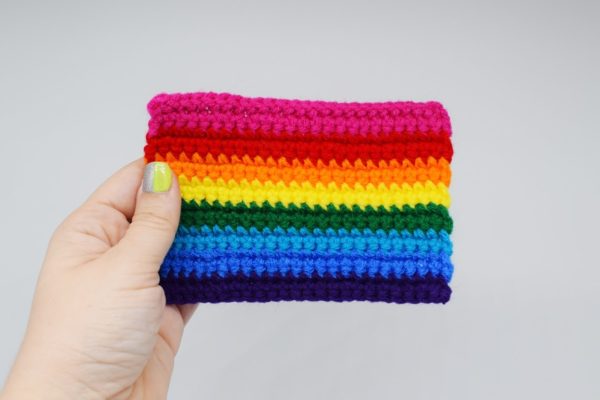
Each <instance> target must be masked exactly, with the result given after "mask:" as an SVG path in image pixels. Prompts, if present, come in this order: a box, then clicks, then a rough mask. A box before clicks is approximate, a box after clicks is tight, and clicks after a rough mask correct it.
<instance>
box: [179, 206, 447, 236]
mask: <svg viewBox="0 0 600 400" xmlns="http://www.w3.org/2000/svg"><path fill="white" fill-rule="evenodd" d="M180 223H181V225H183V226H188V227H190V226H202V225H208V226H219V227H221V228H225V227H227V226H231V227H234V228H235V227H238V226H242V227H244V228H251V227H256V228H257V229H264V228H270V229H274V228H276V227H282V228H290V227H294V228H303V227H305V228H308V229H311V230H312V229H327V228H332V229H347V230H350V229H353V228H357V229H370V230H371V231H377V230H380V229H381V230H384V231H389V230H397V231H402V230H407V231H409V232H413V231H415V230H422V231H428V230H430V229H431V230H434V231H442V230H443V231H446V232H447V233H451V232H452V225H453V223H452V218H451V217H450V215H449V214H448V210H447V209H446V207H444V206H442V205H438V204H433V203H429V204H427V205H423V204H417V205H416V206H415V207H410V206H408V205H405V206H404V207H401V208H398V207H396V206H392V207H390V208H389V210H387V209H385V208H383V207H379V208H373V207H371V206H367V207H365V209H361V208H359V207H358V206H355V207H352V208H348V207H346V206H345V205H341V206H340V207H339V208H335V207H334V206H332V205H330V206H328V207H321V206H319V205H317V206H315V207H314V208H310V207H309V206H308V205H306V204H303V205H301V206H296V205H295V204H291V205H289V206H287V207H286V206H285V205H283V204H282V203H280V202H279V203H275V204H274V205H271V204H270V203H268V202H265V203H263V204H261V205H258V204H256V203H249V204H247V203H244V202H241V203H238V204H237V205H233V204H231V203H227V204H221V203H220V202H218V201H216V202H214V203H212V204H209V203H208V202H207V201H206V200H202V201H201V202H196V201H191V202H186V201H185V200H182V204H181V219H180Z"/></svg>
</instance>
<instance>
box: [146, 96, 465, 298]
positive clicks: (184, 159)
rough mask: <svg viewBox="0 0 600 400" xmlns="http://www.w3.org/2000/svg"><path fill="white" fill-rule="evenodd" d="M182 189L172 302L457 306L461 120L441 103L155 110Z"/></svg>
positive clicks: (224, 100) (245, 104)
mask: <svg viewBox="0 0 600 400" xmlns="http://www.w3.org/2000/svg"><path fill="white" fill-rule="evenodd" d="M148 111H149V113H150V121H149V124H148V126H149V130H148V133H147V135H146V141H147V143H146V146H145V148H144V153H145V160H146V162H152V161H164V162H167V163H168V164H169V166H170V167H171V169H172V170H173V172H174V174H175V175H176V176H177V178H178V180H179V186H180V190H181V197H182V209H181V219H180V224H179V228H178V231H177V234H176V236H175V240H174V242H173V245H172V246H171V249H170V250H169V252H168V254H167V256H166V257H165V259H164V262H163V264H162V266H161V269H160V283H161V285H162V287H163V289H164V290H165V294H166V297H167V303H170V304H184V303H197V302H205V303H218V302H240V301H248V302H269V301H290V300H310V301H353V300H361V301H381V302H391V303H446V302H447V301H448V300H449V299H450V295H451V289H450V287H449V282H450V280H451V278H452V274H453V269H454V267H453V265H452V262H451V255H452V242H451V240H450V234H451V232H452V219H451V217H450V215H449V213H448V207H449V205H450V194H449V191H448V188H449V185H450V180H451V175H452V173H451V169H450V163H451V161H452V155H453V148H452V143H451V135H452V130H451V125H450V118H449V116H448V113H447V112H446V110H445V109H444V107H443V106H442V105H441V104H440V103H437V102H410V101H404V102H381V103H357V102H347V103H341V102H331V101H306V100H282V99H271V98H249V97H242V96H238V95H232V94H227V93H189V94H160V95H157V96H155V97H154V98H153V99H152V100H151V101H150V103H149V104H148Z"/></svg>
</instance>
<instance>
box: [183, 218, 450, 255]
mask: <svg viewBox="0 0 600 400" xmlns="http://www.w3.org/2000/svg"><path fill="white" fill-rule="evenodd" d="M173 248H174V249H176V250H197V251H206V250H223V251H225V250H229V251H238V250H257V251H259V250H260V251H322V252H340V253H350V252H365V251H367V252H369V251H371V252H378V253H386V254H397V255H402V254H410V255H429V254H440V255H442V254H443V255H448V256H450V255H451V254H452V242H451V241H450V238H449V235H448V233H447V232H445V231H440V232H436V231H434V230H433V229H430V230H429V231H427V232H424V231H422V230H415V231H413V232H409V231H408V230H403V231H400V232H398V231H396V230H391V231H384V230H377V231H375V232H373V231H371V230H369V229H366V230H358V229H352V230H350V231H348V230H345V229H339V230H334V229H326V230H321V229H314V230H308V229H306V228H301V229H296V228H288V229H283V228H281V227H277V228H275V229H269V228H264V229H262V230H258V229H256V228H250V229H246V228H244V227H241V226H240V227H236V228H232V227H229V226H228V227H226V228H224V229H223V228H220V227H218V226H214V227H208V226H206V225H204V226H202V227H199V228H196V227H185V226H182V227H180V228H179V230H178V232H177V236H176V237H175V241H174V243H173Z"/></svg>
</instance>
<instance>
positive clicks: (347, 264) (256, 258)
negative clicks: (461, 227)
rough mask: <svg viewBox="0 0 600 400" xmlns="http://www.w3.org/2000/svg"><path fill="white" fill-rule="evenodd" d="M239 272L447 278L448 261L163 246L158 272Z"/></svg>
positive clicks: (442, 256) (372, 254)
mask: <svg viewBox="0 0 600 400" xmlns="http://www.w3.org/2000/svg"><path fill="white" fill-rule="evenodd" d="M240 272H241V273H243V274H244V275H246V276H251V275H254V274H256V275H268V276H277V275H289V274H292V275H293V276H302V275H305V276H312V275H313V274H315V273H316V274H318V275H319V276H324V275H326V274H329V275H331V276H339V277H349V276H370V277H376V276H382V277H384V278H394V277H397V278H400V277H406V276H409V277H412V276H415V275H418V276H421V277H424V276H425V275H427V274H431V275H432V276H442V277H444V279H446V281H450V279H451V277H452V272H453V266H452V262H451V261H450V257H449V256H448V255H446V254H426V255H420V254H419V255H414V254H401V255H398V254H385V253H381V252H370V251H360V252H330V251H327V252H323V251H257V250H238V251H230V250H201V251H199V250H197V249H186V250H183V249H177V248H175V247H173V248H171V249H170V250H169V253H168V254H167V256H166V258H165V260H164V262H163V265H162V268H161V270H160V274H161V276H163V277H165V276H167V275H168V274H169V273H175V274H176V275H180V274H182V273H183V274H184V275H185V276H188V275H190V274H191V273H194V274H195V275H196V276H198V277H203V276H212V275H214V274H217V275H219V276H222V277H225V276H228V275H235V274H238V273H240Z"/></svg>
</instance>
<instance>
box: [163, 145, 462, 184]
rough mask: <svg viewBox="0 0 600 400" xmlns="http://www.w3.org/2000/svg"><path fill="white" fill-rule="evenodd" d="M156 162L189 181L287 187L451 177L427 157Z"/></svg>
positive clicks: (172, 158)
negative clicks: (276, 184) (231, 181)
mask: <svg viewBox="0 0 600 400" xmlns="http://www.w3.org/2000/svg"><path fill="white" fill-rule="evenodd" d="M156 160H157V161H167V162H168V163H169V166H170V167H171V169H172V170H173V172H174V173H175V174H177V175H185V176H186V177H188V178H189V179H191V178H192V177H194V176H195V177H197V178H199V179H202V178H204V177H209V178H212V179H218V178H222V179H224V180H225V181H228V180H230V179H233V180H235V181H237V182H239V181H241V180H243V179H246V180H248V181H253V180H255V179H257V180H258V181H259V182H267V181H271V182H280V181H283V182H284V183H286V184H289V183H290V182H292V181H295V182H298V183H299V182H310V183H312V184H316V183H317V182H321V183H323V184H328V183H330V182H334V183H336V184H342V183H346V184H349V185H354V184H356V183H360V184H362V185H367V184H369V183H371V184H374V185H378V184H380V183H383V184H385V185H389V184H391V183H396V184H401V183H408V184H413V183H416V182H427V181H431V182H433V183H434V184H438V183H443V184H444V185H446V186H449V185H450V178H451V175H452V173H451V171H450V165H449V163H448V161H447V160H446V159H444V158H441V159H439V160H436V159H435V158H433V157H429V159H428V160H427V161H426V162H425V161H423V160H422V159H420V158H418V159H416V160H415V162H414V163H413V162H410V161H409V160H403V161H402V163H399V162H397V161H395V160H392V161H387V162H386V161H380V162H378V163H377V164H375V163H374V162H372V161H367V162H366V163H363V162H362V161H361V160H357V161H356V162H354V163H350V162H348V161H344V162H343V163H342V164H341V165H340V164H338V163H337V162H336V161H334V160H332V161H329V163H327V164H325V163H323V162H322V161H318V162H317V163H316V165H315V163H314V162H312V161H311V160H308V159H306V160H304V161H303V162H301V161H299V160H297V159H294V160H293V161H292V162H291V163H290V161H289V160H287V159H285V158H283V157H282V158H280V159H278V160H275V159H273V158H272V157H269V158H267V159H266V160H263V159H262V158H261V157H258V156H257V157H254V158H251V157H249V156H243V157H237V156H231V157H227V156H226V155H224V154H220V155H219V156H217V158H214V157H213V156H212V155H210V154H209V155H207V156H206V157H202V156H200V155H198V154H197V153H196V154H194V155H193V156H192V157H189V156H187V155H186V154H181V155H179V157H176V156H175V155H173V154H172V153H170V152H169V153H168V154H167V156H166V157H164V156H162V155H160V154H157V155H156Z"/></svg>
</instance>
